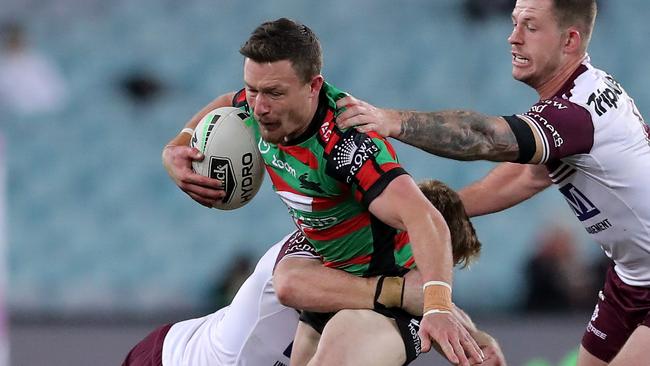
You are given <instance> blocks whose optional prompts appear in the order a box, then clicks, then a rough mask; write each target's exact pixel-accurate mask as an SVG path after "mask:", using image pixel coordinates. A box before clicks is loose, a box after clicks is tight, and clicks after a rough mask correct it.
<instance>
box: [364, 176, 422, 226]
mask: <svg viewBox="0 0 650 366" xmlns="http://www.w3.org/2000/svg"><path fill="white" fill-rule="evenodd" d="M425 201H426V198H425V197H424V195H423V194H422V192H421V191H420V189H419V188H418V186H417V185H416V184H415V182H414V181H413V179H412V178H411V176H409V175H401V176H399V177H397V178H395V179H393V180H392V181H391V182H390V183H389V184H388V185H387V186H386V188H385V189H384V190H383V191H382V192H381V194H379V195H378V196H377V197H376V198H375V199H374V200H373V201H372V202H371V203H370V205H369V206H368V210H369V211H370V213H372V214H373V215H374V216H376V217H377V218H378V219H379V220H381V221H382V222H383V223H385V224H387V225H389V226H391V227H394V228H396V229H399V230H406V224H405V222H406V220H407V216H408V214H409V213H412V212H414V210H417V207H418V205H419V204H421V203H422V202H425Z"/></svg>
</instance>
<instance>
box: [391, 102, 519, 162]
mask: <svg viewBox="0 0 650 366" xmlns="http://www.w3.org/2000/svg"><path fill="white" fill-rule="evenodd" d="M399 114H400V117H401V122H402V125H401V131H400V135H399V137H398V139H399V140H400V141H402V142H405V143H407V144H409V145H412V146H415V147H417V148H420V149H422V150H425V151H427V152H430V153H432V154H434V155H438V156H442V157H445V158H450V159H455V160H491V161H515V160H516V159H517V157H518V155H519V147H518V144H517V139H516V138H515V135H514V133H513V132H512V130H511V129H510V127H509V126H508V124H507V123H506V122H505V120H504V119H503V118H501V117H494V116H486V115H482V114H480V113H476V112H471V111H440V112H407V111H401V112H399Z"/></svg>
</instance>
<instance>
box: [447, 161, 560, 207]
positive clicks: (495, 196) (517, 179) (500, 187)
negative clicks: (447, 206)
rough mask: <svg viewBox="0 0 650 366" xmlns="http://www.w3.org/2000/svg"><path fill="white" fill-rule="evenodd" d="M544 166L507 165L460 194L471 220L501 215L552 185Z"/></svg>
mask: <svg viewBox="0 0 650 366" xmlns="http://www.w3.org/2000/svg"><path fill="white" fill-rule="evenodd" d="M550 183H551V182H550V179H548V176H547V175H546V173H545V168H544V167H543V166H534V165H522V164H514V163H504V164H500V165H499V166H497V167H496V168H495V169H493V170H492V171H491V172H490V173H489V174H488V175H487V176H485V177H484V178H483V179H481V180H479V181H477V182H475V183H472V184H471V185H469V186H467V187H465V188H463V189H461V190H460V191H458V195H459V196H460V198H461V200H462V201H463V205H464V206H465V210H466V211H467V214H468V215H469V216H470V217H473V216H480V215H485V214H489V213H494V212H499V211H502V210H505V209H507V208H509V207H512V206H514V205H516V204H518V203H520V202H523V201H525V200H527V199H529V198H530V197H532V196H534V195H535V194H537V193H538V192H540V191H542V190H544V189H545V188H546V187H548V186H549V185H550Z"/></svg>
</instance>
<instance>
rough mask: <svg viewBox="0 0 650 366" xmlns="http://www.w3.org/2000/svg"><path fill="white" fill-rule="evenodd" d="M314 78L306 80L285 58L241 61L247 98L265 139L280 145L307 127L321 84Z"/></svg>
mask: <svg viewBox="0 0 650 366" xmlns="http://www.w3.org/2000/svg"><path fill="white" fill-rule="evenodd" d="M315 79H316V81H317V82H316V83H314V80H312V82H309V83H305V82H304V81H303V80H301V79H300V78H299V77H298V75H297V74H296V72H295V70H294V69H293V66H292V64H291V62H290V61H288V60H282V61H276V62H264V63H257V62H255V61H253V60H251V59H248V58H247V59H246V60H245V61H244V83H245V85H246V101H247V102H248V105H249V106H251V108H252V109H253V115H254V116H255V119H256V120H257V122H258V123H259V126H260V132H261V134H262V138H263V139H264V140H265V141H267V142H270V143H273V144H281V143H283V142H285V141H288V140H291V139H293V138H296V137H298V136H299V135H300V134H301V133H303V132H304V131H305V130H307V128H308V127H309V123H310V122H311V119H312V117H313V113H314V110H315V109H314V108H315V106H316V105H318V94H319V92H320V86H321V85H322V76H320V75H318V76H316V77H315ZM318 81H320V83H318ZM314 103H315V104H314Z"/></svg>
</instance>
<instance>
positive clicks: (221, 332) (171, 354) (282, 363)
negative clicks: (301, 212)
mask: <svg viewBox="0 0 650 366" xmlns="http://www.w3.org/2000/svg"><path fill="white" fill-rule="evenodd" d="M305 243H306V240H304V237H303V236H302V235H301V234H300V233H299V232H294V233H292V234H290V235H287V236H286V237H285V238H283V239H282V240H281V241H280V242H279V243H277V244H275V245H274V246H273V247H271V249H269V250H268V251H267V252H266V253H265V254H264V256H263V257H262V258H261V259H260V260H259V262H258V263H257V266H256V267H255V271H254V272H253V274H251V276H250V277H249V278H248V279H247V280H246V281H245V282H244V284H243V285H242V287H241V288H240V289H239V291H238V292H237V294H236V295H235V297H234V299H233V301H232V303H231V304H230V306H227V307H225V308H223V309H220V310H219V311H217V312H215V313H212V314H210V315H208V316H205V317H203V318H198V319H191V320H186V321H182V322H180V323H176V324H174V325H173V326H172V327H171V329H169V332H168V333H167V335H166V336H165V340H164V343H163V350H162V364H163V366H181V365H182V366H234V365H237V366H286V365H288V364H289V356H290V354H291V347H290V345H291V344H292V342H293V337H294V335H295V332H296V327H297V325H298V316H299V314H298V312H297V311H296V310H295V309H292V308H288V307H286V306H283V305H282V304H280V302H279V301H278V299H277V297H276V296H275V291H274V289H273V284H272V276H273V268H274V267H275V264H276V261H279V260H282V259H283V258H286V257H289V256H291V257H296V256H300V257H305V258H311V259H320V257H318V256H317V255H316V254H315V252H313V248H310V247H308V246H305V245H304V244H305ZM300 244H303V245H300Z"/></svg>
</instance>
